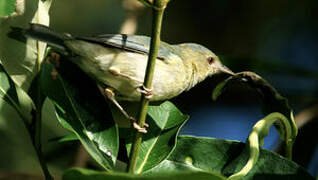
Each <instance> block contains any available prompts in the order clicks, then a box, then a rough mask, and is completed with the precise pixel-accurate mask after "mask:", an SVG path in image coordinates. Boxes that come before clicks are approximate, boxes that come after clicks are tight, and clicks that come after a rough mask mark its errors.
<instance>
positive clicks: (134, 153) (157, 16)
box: [127, 0, 167, 173]
mask: <svg viewBox="0 0 318 180" xmlns="http://www.w3.org/2000/svg"><path fill="white" fill-rule="evenodd" d="M166 4H167V2H166V1H165V0H154V2H153V8H152V11H153V19H152V33H151V42H150V51H149V57H148V64H147V68H146V75H145V79H144V86H145V87H146V88H148V89H151V85H152V79H153V75H154V69H155V63H156V59H157V56H158V51H159V46H160V31H161V24H162V17H163V13H164V9H165V7H166ZM148 104H149V99H147V98H145V95H144V94H142V95H141V100H140V105H139V112H138V125H139V126H140V127H144V124H145V120H146V114H147V108H148ZM141 141H142V133H140V132H137V131H136V132H135V139H134V142H133V144H132V147H131V150H130V154H129V164H128V167H127V171H128V172H129V173H135V169H136V164H137V158H138V154H139V150H140V145H141Z"/></svg>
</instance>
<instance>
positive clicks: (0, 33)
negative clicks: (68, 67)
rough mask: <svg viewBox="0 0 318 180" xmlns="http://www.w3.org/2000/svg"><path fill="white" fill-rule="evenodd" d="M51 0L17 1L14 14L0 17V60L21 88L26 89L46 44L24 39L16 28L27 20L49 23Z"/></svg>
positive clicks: (27, 23)
mask: <svg viewBox="0 0 318 180" xmlns="http://www.w3.org/2000/svg"><path fill="white" fill-rule="evenodd" d="M2 1H7V0H2ZM10 1H11V0H10ZM51 2H52V0H46V1H42V0H32V1H25V0H19V1H17V4H16V9H15V12H14V13H12V14H11V15H10V16H7V17H2V18H0V47H1V48H0V60H1V61H2V64H3V66H4V68H5V69H6V71H7V72H8V74H9V75H10V77H11V78H12V80H13V81H14V82H15V83H16V84H17V85H18V86H19V87H21V88H22V89H23V90H28V88H29V87H30V84H31V82H32V80H33V78H34V77H35V76H36V74H37V73H38V71H39V64H40V62H41V61H42V59H43V57H44V52H45V48H46V44H45V43H42V42H37V41H35V40H31V39H26V38H25V37H24V36H23V33H22V32H21V29H18V28H27V27H28V26H29V23H30V22H33V23H40V24H45V25H49V15H48V12H49V8H50V5H51Z"/></svg>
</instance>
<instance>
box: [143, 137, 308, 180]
mask: <svg viewBox="0 0 318 180" xmlns="http://www.w3.org/2000/svg"><path fill="white" fill-rule="evenodd" d="M248 158H249V152H248V150H247V149H246V148H245V144H244V143H240V142H237V141H229V140H221V139H215V138H202V137H194V136H180V137H178V143H177V146H176V147H175V149H174V151H173V152H172V154H171V155H170V156H169V158H168V159H167V160H165V161H163V162H162V163H161V164H160V165H159V166H156V167H155V168H153V169H151V170H149V171H146V172H145V174H148V175H152V174H157V173H167V172H175V171H204V172H210V173H216V174H223V175H224V176H230V175H231V174H234V173H235V172H238V171H239V170H241V169H242V167H243V166H244V165H245V164H246V161H247V159H248ZM162 164H164V165H162ZM242 179H271V180H274V179H279V180H284V179H288V180H293V179H295V180H297V179H308V180H313V179H314V178H313V177H312V176H311V175H310V174H309V173H308V172H306V170H305V169H304V168H302V167H300V166H299V165H297V164H296V163H294V162H292V161H290V160H287V159H285V158H283V157H282V156H279V155H277V154H275V153H273V152H271V151H268V150H264V149H261V151H260V156H259V160H258V161H257V163H256V164H255V165H254V167H253V168H252V170H251V171H250V172H249V173H248V174H247V176H245V177H243V178H242Z"/></svg>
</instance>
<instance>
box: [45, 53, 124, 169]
mask: <svg viewBox="0 0 318 180" xmlns="http://www.w3.org/2000/svg"><path fill="white" fill-rule="evenodd" d="M60 61H61V62H60V63H61V68H60V69H59V73H60V74H58V75H52V74H51V73H52V72H55V71H54V69H53V66H52V65H50V64H47V63H43V66H42V74H41V86H42V89H43V92H44V93H45V94H46V95H47V96H48V97H49V98H50V99H51V101H52V102H53V104H54V106H55V109H56V115H57V118H58V120H59V121H60V123H61V124H62V126H64V127H65V128H67V129H69V130H71V131H72V132H73V133H75V134H76V135H77V137H78V139H79V140H80V141H81V143H82V144H83V145H84V147H85V148H86V150H87V151H88V152H89V153H90V155H91V156H92V157H93V158H94V159H95V160H96V161H97V162H98V163H99V164H100V165H101V166H102V167H104V168H105V169H106V170H112V169H113V167H114V165H115V161H116V158H117V153H118V130H117V126H116V125H115V123H114V122H113V121H112V119H111V117H108V116H107V109H108V107H107V104H106V102H105V100H104V97H103V96H102V95H101V94H100V92H99V91H98V89H97V86H96V84H95V82H94V81H92V80H91V79H89V78H88V77H87V75H85V74H83V72H81V71H80V70H79V69H78V68H77V67H76V66H75V65H74V64H72V63H69V62H68V61H67V59H61V60H60ZM79 80H80V81H79Z"/></svg>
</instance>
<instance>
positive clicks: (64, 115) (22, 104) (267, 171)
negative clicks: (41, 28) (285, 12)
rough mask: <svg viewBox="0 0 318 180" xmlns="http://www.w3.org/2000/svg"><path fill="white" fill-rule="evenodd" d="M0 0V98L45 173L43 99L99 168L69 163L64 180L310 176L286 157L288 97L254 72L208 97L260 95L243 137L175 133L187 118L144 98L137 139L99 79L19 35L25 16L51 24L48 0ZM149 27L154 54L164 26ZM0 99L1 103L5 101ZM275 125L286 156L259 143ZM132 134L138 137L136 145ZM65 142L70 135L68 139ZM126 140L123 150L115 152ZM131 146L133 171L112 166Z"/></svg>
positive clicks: (290, 124)
mask: <svg viewBox="0 0 318 180" xmlns="http://www.w3.org/2000/svg"><path fill="white" fill-rule="evenodd" d="M142 2H143V3H144V4H146V5H147V6H149V7H150V8H152V9H153V11H154V14H155V15H158V12H157V11H160V12H161V11H162V13H163V11H164V9H165V7H166V5H167V3H168V2H169V1H159V0H158V1H142ZM158 2H160V3H158ZM1 3H2V4H0V7H6V8H0V15H1V16H4V15H9V16H4V17H2V18H1V19H0V59H1V65H0V98H1V100H2V101H5V102H6V103H7V104H9V105H10V106H12V107H13V108H14V109H15V110H16V111H17V113H18V114H19V116H20V117H21V119H22V120H23V122H24V124H25V127H26V129H27V130H28V132H29V135H30V137H31V139H32V142H33V145H34V148H35V151H36V152H37V155H38V158H39V161H40V164H41V167H42V170H43V172H44V175H45V177H46V179H51V178H52V176H51V175H50V173H49V172H48V170H47V166H46V164H45V160H44V158H43V157H42V154H41V136H40V135H41V123H42V120H44V121H45V119H42V117H44V116H42V114H41V112H42V108H43V101H44V99H47V100H48V101H50V102H51V103H52V104H53V105H54V112H55V115H56V117H57V119H58V121H59V123H60V124H61V125H62V126H63V127H64V128H65V129H68V130H69V131H70V132H71V136H72V138H70V139H71V140H74V135H75V136H76V139H78V140H79V141H80V142H81V144H82V145H83V146H84V147H85V149H86V150H87V151H88V153H89V154H90V155H91V157H92V158H93V159H94V160H95V161H96V162H97V163H98V164H99V168H100V169H102V170H103V171H102V172H101V171H95V170H92V169H83V168H75V169H69V170H67V171H66V172H65V173H64V175H63V179H66V180H68V179H70V180H71V179H85V180H86V179H87V180H88V179H145V180H146V179H149V180H151V179H168V178H169V179H171V178H172V179H269V178H271V179H300V178H302V179H313V178H312V177H311V176H310V175H309V174H308V173H307V172H306V170H304V169H303V168H302V167H300V166H299V165H297V164H296V163H294V162H292V161H291V159H292V145H293V142H294V140H295V138H296V135H297V127H296V125H295V122H294V117H293V111H292V109H291V108H290V106H289V104H288V102H287V99H286V98H284V97H282V96H281V95H280V94H279V93H278V92H277V91H276V90H275V89H274V88H273V87H272V86H271V85H270V84H268V83H267V82H266V81H265V80H263V79H262V78H261V77H260V76H258V75H256V74H255V73H252V72H241V73H236V74H234V75H232V76H230V77H228V78H227V79H223V81H221V82H220V83H219V84H217V86H216V88H215V89H214V91H213V95H212V97H213V99H216V98H217V97H218V96H220V95H221V94H222V93H223V92H225V89H226V88H227V87H228V86H230V85H231V84H232V83H237V82H239V83H241V84H242V85H244V86H248V87H250V88H251V89H253V90H255V91H257V92H258V93H259V96H260V99H261V100H262V105H263V110H264V115H265V117H264V118H263V119H261V120H260V121H259V122H257V123H256V124H255V126H254V127H253V128H252V129H251V131H250V135H249V137H248V138H247V141H246V143H240V142H236V141H229V140H220V139H214V138H203V137H195V136H179V131H180V129H181V128H182V126H183V125H184V124H185V123H186V121H187V120H188V118H189V116H187V115H184V114H183V113H182V112H181V111H180V110H179V109H178V108H177V107H176V106H175V105H174V104H173V103H171V102H169V101H165V102H160V103H159V104H151V105H150V106H149V107H148V108H147V106H148V102H147V101H148V100H145V98H144V97H143V98H144V99H143V100H145V103H144V104H143V105H141V108H140V109H144V111H145V114H144V118H145V119H144V120H146V122H147V123H148V124H149V125H150V127H149V128H148V133H147V134H145V135H141V134H138V133H137V135H136V137H137V138H134V137H135V135H134V133H135V132H134V131H132V130H131V128H121V129H119V127H118V124H117V123H116V122H118V121H127V119H125V118H124V117H122V116H120V115H117V114H116V110H114V109H113V108H112V107H111V105H109V104H107V102H106V101H105V99H104V97H103V95H102V94H101V93H100V92H99V90H98V88H97V86H96V82H94V81H93V80H92V79H91V78H90V77H88V76H87V75H86V74H85V73H84V72H82V71H81V70H80V69H79V68H78V67H76V66H75V65H74V64H73V63H71V62H70V61H69V59H68V58H69V57H67V56H61V59H60V63H56V62H55V63H53V62H52V61H50V58H52V57H50V52H49V53H47V54H45V52H46V44H44V43H42V42H39V41H35V40H30V39H26V38H25V37H24V36H23V35H22V36H21V29H20V28H26V27H27V26H28V23H30V22H33V23H34V22H36V23H40V24H45V25H48V24H49V15H48V12H49V8H50V5H51V0H45V1H42V0H38V1H17V4H16V6H15V10H14V8H13V4H14V3H13V1H7V3H5V2H4V1H1ZM1 5H3V6H1ZM14 11H15V12H14ZM156 13H157V14H156ZM158 16H159V15H158ZM156 17H157V16H155V18H154V23H158V22H157V21H160V22H161V19H160V17H157V18H156ZM161 18H162V14H161ZM153 27H154V29H153V34H152V38H153V37H157V38H155V39H156V40H154V42H152V43H151V49H153V50H151V51H150V55H149V57H152V59H153V60H155V59H156V56H157V55H156V51H158V45H159V42H160V34H159V32H160V28H161V24H155V25H154V26H153ZM153 52H154V53H153ZM44 60H46V61H44ZM149 67H150V66H149ZM151 69H152V70H151ZM153 70H154V66H153V67H151V68H150V70H149V72H148V71H147V77H148V74H151V71H153ZM149 77H150V80H147V79H146V80H145V81H146V82H148V83H147V85H146V87H148V88H150V87H149V85H151V78H152V77H151V76H149ZM79 79H80V81H78V80H79ZM2 101H0V103H1V104H0V105H1V106H2V105H3V104H4V103H3V102H2ZM134 106H136V104H134ZM127 110H128V112H129V111H132V110H129V108H127ZM141 111H142V110H141ZM1 113H5V112H3V111H1ZM117 113H118V112H117ZM141 119H142V118H141ZM139 124H140V125H141V126H143V124H144V122H141V121H139ZM272 124H274V125H275V127H276V129H277V131H278V133H279V135H280V137H281V139H282V141H283V142H284V148H285V152H284V156H285V158H284V157H282V156H280V155H278V154H276V153H273V152H270V151H267V150H264V149H261V147H262V145H263V141H264V138H265V137H266V135H267V134H268V131H269V128H270V127H271V125H272ZM136 139H139V140H140V142H139V143H140V144H138V143H137V142H136V141H137V140H136ZM141 139H142V141H141ZM62 141H67V138H64V139H62V140H61V142H62ZM123 144H124V146H125V148H126V149H125V148H124V151H123V152H120V146H121V145H123ZM133 147H138V148H137V149H136V148H133ZM131 152H132V153H135V154H136V159H135V161H136V162H135V166H134V168H132V170H130V172H131V173H123V172H118V171H116V164H117V163H118V162H119V161H121V162H122V163H124V164H125V165H127V166H130V162H131V159H130V161H129V160H127V156H130V157H132V156H131V155H130V154H132V153H131Z"/></svg>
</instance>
